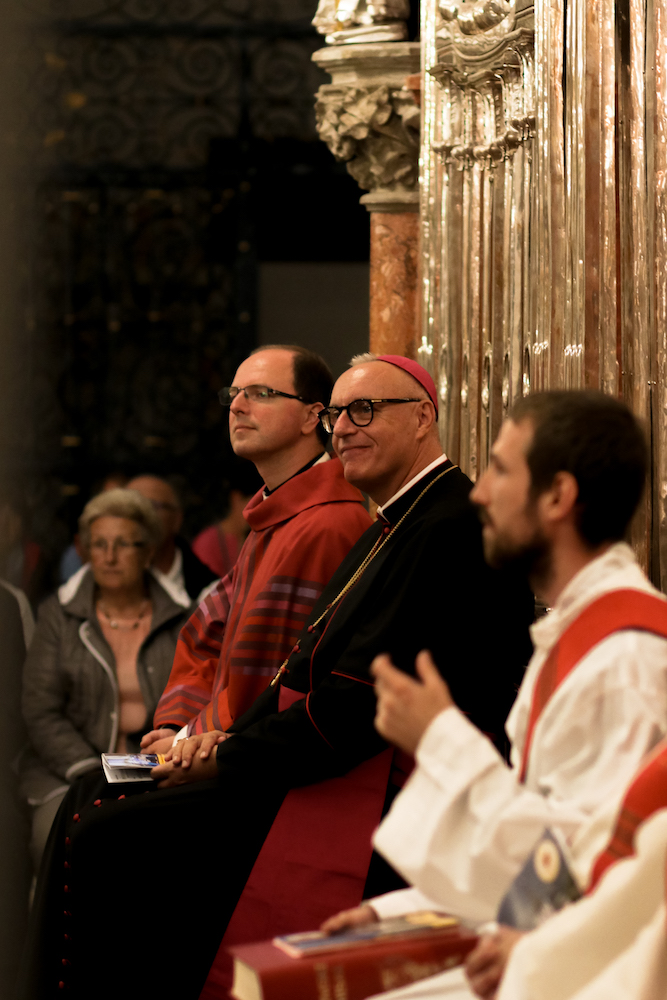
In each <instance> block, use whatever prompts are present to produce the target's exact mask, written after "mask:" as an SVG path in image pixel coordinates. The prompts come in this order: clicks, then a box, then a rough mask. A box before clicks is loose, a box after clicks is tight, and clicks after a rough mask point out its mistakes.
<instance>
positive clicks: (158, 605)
mask: <svg viewBox="0 0 667 1000" xmlns="http://www.w3.org/2000/svg"><path fill="white" fill-rule="evenodd" d="M76 578H77V579H75V578H73V579H72V580H71V581H69V582H68V584H65V585H64V586H63V587H61V588H60V590H59V591H58V593H56V594H54V595H53V596H52V597H49V598H48V599H47V600H46V601H45V602H44V604H43V605H42V606H41V608H40V610H39V616H38V620H37V629H36V631H35V636H34V639H33V641H32V645H31V647H30V651H29V653H28V656H27V658H26V662H25V667H24V672H23V701H22V705H23V716H24V719H25V722H26V726H27V729H28V736H29V739H30V742H31V744H32V746H31V748H29V749H28V750H26V751H25V752H24V753H23V754H22V755H21V759H20V762H19V772H20V779H21V792H22V794H23V796H24V797H25V798H26V799H27V800H28V802H29V803H30V804H31V805H39V804H41V803H43V802H46V801H48V800H49V799H50V798H52V797H53V796H54V795H56V794H57V793H58V792H59V791H61V790H63V788H66V787H67V784H68V783H70V782H71V781H73V780H74V778H76V777H77V776H78V775H79V774H83V773H84V771H88V770H91V769H92V768H93V767H97V766H99V763H100V753H109V752H113V750H114V748H115V746H116V740H117V738H118V721H119V697H118V683H117V680H116V664H115V659H114V655H113V653H112V651H111V648H110V647H109V644H108V643H107V641H106V639H105V638H104V635H103V633H102V629H101V628H100V625H99V622H98V621H97V615H96V614H95V599H94V580H93V575H92V572H91V571H90V569H89V568H87V567H84V568H83V569H82V570H79V572H78V573H77V574H76ZM148 587H149V593H150V598H151V601H152V604H153V617H152V620H151V630H150V633H149V635H148V636H147V638H146V639H145V640H144V642H143V643H142V645H141V648H140V650H139V654H138V657H137V674H138V678H139V685H140V687H141V693H142V695H143V698H144V702H145V704H146V712H147V720H148V723H149V725H150V723H151V720H152V718H153V713H154V711H155V708H156V706H157V703H158V700H159V698H160V695H161V694H162V692H163V690H164V687H165V685H166V683H167V680H168V678H169V673H170V671H171V665H172V662H173V659H174V652H175V650H176V641H177V639H178V634H179V632H180V630H181V628H182V626H183V625H184V623H185V622H186V621H187V618H188V613H189V610H190V609H189V606H188V607H187V608H185V607H183V605H182V604H180V603H177V602H176V601H174V600H173V599H172V597H170V596H169V594H168V593H167V592H166V590H165V589H163V587H162V586H160V584H159V583H158V582H157V580H156V579H155V577H154V576H153V575H152V574H150V573H149V574H148ZM137 749H138V742H137V744H136V745H135V746H133V745H131V741H130V742H129V743H128V750H137Z"/></svg>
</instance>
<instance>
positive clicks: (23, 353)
mask: <svg viewBox="0 0 667 1000" xmlns="http://www.w3.org/2000/svg"><path fill="white" fill-rule="evenodd" d="M19 6H21V5H20V4H19ZM315 7H316V3H315V2H314V0H308V2H303V0H278V2H271V0H254V2H251V0H236V2H225V0H217V2H209V3H206V2H204V0H162V2H153V0H119V2H118V0H116V2H112V0H59V2H55V3H53V4H46V5H45V6H44V8H43V9H38V8H35V7H32V6H31V7H30V8H26V10H27V11H28V13H29V15H30V16H29V17H28V16H27V17H26V18H25V19H24V20H23V21H22V23H21V24H20V26H19V28H20V31H21V33H22V34H21V46H20V48H21V49H22V52H23V55H22V57H21V61H19V63H17V65H16V67H15V69H16V73H15V78H14V81H13V83H14V84H15V85H16V86H17V87H18V88H19V90H20V91H21V93H20V97H21V100H22V101H23V103H24V109H26V110H27V114H26V115H21V116H20V122H19V124H18V127H17V130H16V132H17V136H18V142H17V144H15V146H16V159H17V165H18V168H19V173H20V174H21V180H20V184H21V198H20V201H21V204H20V206H19V207H20V211H19V214H18V216H17V218H18V224H19V228H20V241H22V246H21V251H20V253H21V260H20V274H19V275H18V276H17V281H16V283H15V285H14V292H15V294H16V297H17V299H19V300H20V301H19V303H18V306H17V316H16V318H15V323H16V324H17V325H18V326H19V327H20V329H19V330H18V338H16V335H15V334H14V336H15V339H17V340H18V344H17V345H16V344H15V345H14V349H15V350H16V352H17V367H18V369H20V370H19V371H18V373H17V378H18V384H20V389H18V388H17V383H16V382H14V380H12V382H13V385H12V390H13V391H15V392H17V393H18V395H19V397H20V398H19V399H18V400H17V403H18V420H17V421H15V422H16V424H17V429H18V432H17V429H15V430H14V433H9V434H8V435H6V437H7V438H8V440H6V441H5V466H6V475H5V483H6V485H10V484H11V490H10V492H12V495H13V497H19V498H20V502H21V504H22V513H23V517H24V522H25V530H26V532H27V534H29V536H30V538H31V540H33V541H35V542H36V543H37V544H38V545H39V546H40V549H41V553H42V561H43V564H44V566H43V574H42V575H43V579H42V580H41V581H40V584H39V587H38V588H37V590H38V591H39V590H46V589H48V587H49V586H50V585H51V584H52V583H54V582H55V577H54V570H55V566H56V565H57V561H58V557H59V555H60V552H61V551H62V550H63V549H64V548H65V546H66V545H67V544H68V542H69V540H70V538H71V535H72V533H73V531H74V528H75V524H76V519H77V517H78V514H79V512H80V510H81V508H82V506H83V504H84V503H85V501H86V500H87V499H88V498H89V496H90V494H91V490H92V489H93V486H94V484H95V483H96V482H98V481H99V480H100V478H101V477H103V476H104V475H105V474H106V473H108V472H110V471H114V470H121V471H123V472H125V473H126V474H128V475H133V474H137V473H141V472H146V471H151V472H155V473H157V474H159V475H166V476H170V477H172V478H173V479H174V481H175V483H176V485H178V486H180V488H181V492H182V493H183V494H184V497H185V501H186V506H187V519H186V533H187V534H189V535H192V534H194V533H195V532H196V531H197V530H199V529H200V528H202V527H204V526H205V525H206V524H208V523H211V522H212V521H213V520H215V519H216V518H217V517H219V516H220V514H221V512H222V510H223V509H224V493H225V469H226V467H227V466H228V461H229V445H228V442H227V439H226V421H225V414H224V413H223V411H222V410H221V408H220V406H219V404H218V402H217V399H216V391H217V389H218V388H219V387H220V386H222V385H225V384H230V382H231V379H232V375H233V373H234V371H235V369H236V367H237V365H238V363H239V362H240V360H242V359H243V357H244V356H245V355H247V353H248V352H249V351H250V350H251V349H252V348H253V347H254V346H256V345H257V344H258V343H262V342H267V341H268V342H271V341H272V340H281V341H297V342H301V343H306V344H307V346H311V347H315V348H316V349H318V350H320V352H321V353H322V354H324V355H325V357H328V360H329V361H330V363H331V364H332V367H333V368H334V369H335V374H338V373H339V371H340V370H341V368H342V366H343V364H344V360H345V359H347V357H349V354H351V353H353V352H354V351H356V350H363V349H365V347H366V337H367V333H366V331H367V310H368V303H367V261H368V252H369V223H368V213H367V212H366V211H365V209H364V208H362V207H361V206H360V205H359V196H360V194H361V193H362V192H360V191H359V189H358V187H357V185H356V183H355V182H354V181H353V180H352V179H351V178H350V177H349V176H348V174H347V172H346V170H345V166H344V165H343V164H338V163H336V161H335V160H334V159H333V157H332V156H331V154H330V153H329V151H328V149H327V148H326V146H325V145H324V144H323V143H321V142H320V141H319V140H318V138H317V133H316V130H315V120H314V111H313V107H314V95H315V92H316V90H317V88H318V86H319V85H320V84H321V83H324V82H327V80H326V79H325V77H324V75H323V74H321V72H320V71H319V70H318V68H317V67H316V66H315V65H314V64H313V63H312V61H311V55H312V53H313V52H314V51H315V50H316V49H317V48H320V47H321V46H322V41H323V40H322V38H321V36H318V35H317V34H316V33H315V31H314V29H313V28H312V27H311V24H310V21H311V18H312V16H313V14H314V11H315ZM288 289H289V292H288V291H287V290H288ZM326 289H328V293H327V292H326ZM314 291H315V293H316V294H315V298H316V299H317V301H315V302H310V305H309V304H308V303H309V295H310V297H311V299H312V297H313V293H314ZM327 294H328V298H327ZM286 296H287V297H286ZM339 302H340V304H339ZM304 309H305V312H304ZM334 309H337V310H338V312H336V314H335V315H334V312H333V310H334ZM318 310H319V314H321V315H319V314H318ZM327 310H328V311H329V313H330V315H329V317H328V323H329V326H328V327H327ZM341 310H342V311H341ZM346 310H347V312H346ZM260 317H263V318H262V319H261V322H260ZM323 334H324V335H323ZM39 596H40V595H39V593H38V592H35V589H34V588H33V592H32V593H31V597H32V598H33V599H35V598H38V597H39Z"/></svg>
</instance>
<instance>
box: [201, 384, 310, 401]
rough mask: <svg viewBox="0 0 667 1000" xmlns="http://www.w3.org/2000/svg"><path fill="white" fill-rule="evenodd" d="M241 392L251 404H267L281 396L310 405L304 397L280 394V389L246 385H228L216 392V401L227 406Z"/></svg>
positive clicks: (285, 393)
mask: <svg viewBox="0 0 667 1000" xmlns="http://www.w3.org/2000/svg"><path fill="white" fill-rule="evenodd" d="M240 392H242V393H243V395H244V396H245V398H246V399H249V400H251V402H253V403H268V402H270V401H271V400H272V399H275V397H276V396H283V397H284V398H285V399H298V400H300V402H302V403H310V402H311V400H310V399H306V398H305V397H304V396H295V395H294V393H292V392H281V391H280V389H270V388H269V387H268V385H246V386H244V387H242V388H240V387H239V386H238V385H228V386H225V388H224V389H220V391H219V392H218V399H219V400H220V405H221V406H229V405H230V404H231V403H232V402H233V401H234V400H235V399H236V397H237V396H238V394H239V393H240Z"/></svg>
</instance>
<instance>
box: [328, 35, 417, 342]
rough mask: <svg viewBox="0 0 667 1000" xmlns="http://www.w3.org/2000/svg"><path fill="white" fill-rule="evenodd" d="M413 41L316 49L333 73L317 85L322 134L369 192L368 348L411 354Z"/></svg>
mask: <svg viewBox="0 0 667 1000" xmlns="http://www.w3.org/2000/svg"><path fill="white" fill-rule="evenodd" d="M419 51H420V50H419V44H418V43H416V42H389V43H386V44H385V43H381V42H377V43H375V44H372V45H366V44H354V45H352V44H346V45H336V46H333V45H332V46H330V47H328V48H324V49H320V50H319V51H318V52H316V53H315V54H314V55H313V59H314V60H315V62H316V63H317V64H318V65H319V66H321V67H322V69H324V70H326V71H327V72H328V73H330V74H331V78H332V82H331V83H330V84H325V85H324V86H322V87H320V89H319V91H318V95H317V104H316V115H317V127H318V131H319V134H320V138H321V139H323V140H324V141H325V142H326V143H327V145H328V146H329V149H330V150H331V152H332V153H333V154H334V156H336V157H337V158H338V159H339V160H343V161H344V162H345V163H346V164H347V169H348V172H349V173H350V174H351V175H352V177H354V179H355V180H356V181H357V183H358V184H359V186H360V187H361V188H362V189H363V190H365V191H367V192H368V193H367V194H365V195H363V197H362V198H361V202H362V204H364V205H365V206H366V208H367V209H368V210H369V212H371V303H370V338H369V339H370V348H371V350H373V351H376V352H378V353H394V354H408V355H411V356H412V355H413V354H414V346H415V338H416V314H417V240H418V215H417V212H418V208H419V192H418V180H419V166H418V156H419V108H418V107H417V104H416V103H415V99H414V93H413V91H412V90H411V89H409V88H408V87H407V86H406V79H407V78H408V77H410V76H412V75H414V74H415V73H416V72H417V71H418V70H419Z"/></svg>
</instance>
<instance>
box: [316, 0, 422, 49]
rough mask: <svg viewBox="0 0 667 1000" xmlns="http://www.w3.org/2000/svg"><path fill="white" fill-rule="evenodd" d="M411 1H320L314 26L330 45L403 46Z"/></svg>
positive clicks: (406, 33)
mask: <svg viewBox="0 0 667 1000" xmlns="http://www.w3.org/2000/svg"><path fill="white" fill-rule="evenodd" d="M409 14H410V4H409V2H408V0H377V2H373V0H320V2H319V4H318V7H317V11H316V12H315V17H314V18H313V24H314V26H315V27H316V28H317V30H318V31H319V33H320V34H321V35H324V36H325V39H324V40H325V41H326V43H327V44H328V45H345V44H347V45H349V44H350V43H355V44H357V45H359V44H362V43H368V42H402V41H404V40H405V39H406V38H407V37H408V31H407V27H406V24H405V22H406V20H407V18H408V16H409Z"/></svg>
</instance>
